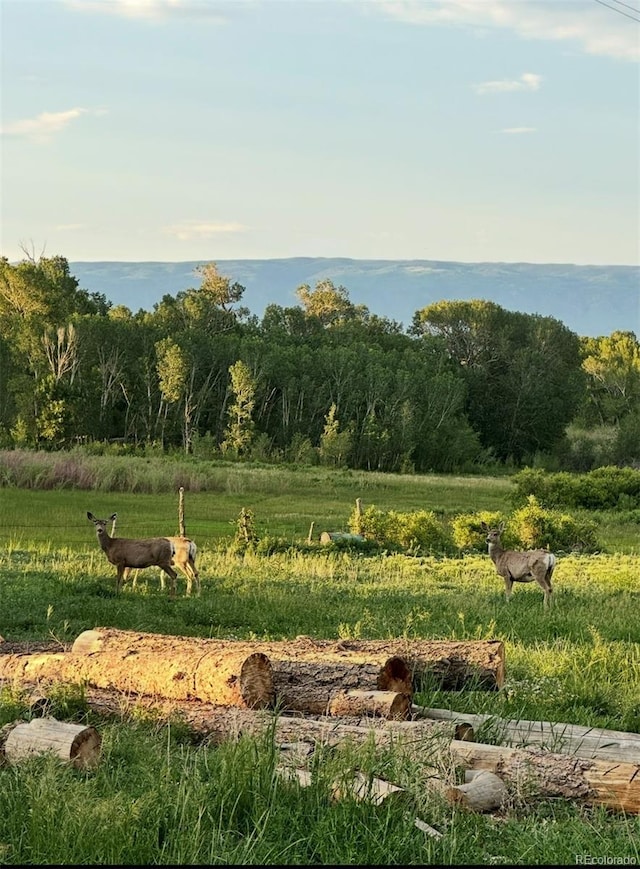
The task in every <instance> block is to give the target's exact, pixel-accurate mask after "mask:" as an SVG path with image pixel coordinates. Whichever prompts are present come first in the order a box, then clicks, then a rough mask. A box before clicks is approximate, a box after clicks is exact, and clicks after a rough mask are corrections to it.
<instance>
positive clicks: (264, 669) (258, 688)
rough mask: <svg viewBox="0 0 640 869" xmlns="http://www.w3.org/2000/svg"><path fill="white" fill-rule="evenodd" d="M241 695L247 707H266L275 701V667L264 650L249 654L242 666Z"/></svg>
mask: <svg viewBox="0 0 640 869" xmlns="http://www.w3.org/2000/svg"><path fill="white" fill-rule="evenodd" d="M240 695H241V697H242V700H243V701H244V705H245V706H246V707H247V709H266V708H267V707H270V706H273V704H274V702H275V689H274V686H273V668H272V666H271V661H270V660H269V658H267V656H266V655H264V654H263V653H262V652H254V653H253V654H251V655H248V656H247V658H246V659H245V660H244V661H243V663H242V667H241V668H240Z"/></svg>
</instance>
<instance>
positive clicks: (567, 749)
mask: <svg viewBox="0 0 640 869" xmlns="http://www.w3.org/2000/svg"><path fill="white" fill-rule="evenodd" d="M411 713H412V714H413V715H414V716H420V717H424V718H430V719H432V720H435V721H461V722H462V721H466V722H467V723H468V724H470V725H471V726H472V727H473V728H474V730H476V731H477V730H478V729H479V728H480V727H482V726H485V725H486V726H488V727H490V728H491V731H492V733H495V735H496V738H497V739H499V740H500V741H501V742H503V743H504V744H506V745H510V746H511V747H513V748H525V747H527V746H538V747H540V748H546V749H548V750H549V751H555V752H560V753H562V754H573V755H575V756H576V757H588V758H600V759H601V760H620V761H624V762H625V763H640V733H630V732H627V731H625V730H605V729H603V728H599V727H584V726H582V725H577V724H564V723H562V722H553V721H528V720H526V719H509V718H499V717H498V716H495V715H485V714H474V713H467V712H453V711H451V710H449V709H429V708H428V707H425V706H416V705H415V704H412V706H411Z"/></svg>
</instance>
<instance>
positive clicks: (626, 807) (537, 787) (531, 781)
mask: <svg viewBox="0 0 640 869" xmlns="http://www.w3.org/2000/svg"><path fill="white" fill-rule="evenodd" d="M451 751H452V753H453V755H454V758H455V759H456V760H457V761H458V762H460V763H463V764H464V765H466V766H467V767H469V768H471V769H476V770H478V769H483V770H488V771H489V772H493V773H495V774H496V775H499V776H500V778H501V779H502V780H503V781H504V782H505V783H506V784H507V785H511V786H512V787H514V788H517V789H519V790H522V789H524V790H525V792H526V795H527V797H531V796H534V795H537V796H542V797H564V798H565V799H571V800H578V801H581V802H584V803H586V804H589V805H602V806H606V807H608V808H611V809H616V810H620V811H624V812H627V813H629V814H640V765H639V764H636V763H621V762H615V761H606V760H593V759H587V758H578V757H572V756H571V755H568V754H555V753H553V752H546V751H536V750H533V749H516V748H505V747H504V746H499V745H485V744H484V743H480V742H474V743H471V742H460V741H458V740H453V741H452V742H451Z"/></svg>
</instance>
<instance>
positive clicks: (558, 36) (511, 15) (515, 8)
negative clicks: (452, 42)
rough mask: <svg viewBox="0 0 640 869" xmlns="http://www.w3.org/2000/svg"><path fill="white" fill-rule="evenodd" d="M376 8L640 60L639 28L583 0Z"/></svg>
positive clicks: (384, 2)
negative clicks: (507, 30)
mask: <svg viewBox="0 0 640 869" xmlns="http://www.w3.org/2000/svg"><path fill="white" fill-rule="evenodd" d="M378 8H379V9H381V10H383V11H384V12H385V13H386V14H387V15H390V16H392V17H394V18H397V19H399V20H401V21H406V22H407V23H408V24H423V25H438V24H444V25H454V26H455V25H458V26H463V27H473V28H477V29H486V28H492V27H504V28H507V29H509V30H513V31H515V32H516V33H518V34H519V35H520V36H522V37H524V38H525V39H547V40H553V41H556V40H557V41H570V42H573V43H574V44H577V45H578V46H579V47H580V48H581V49H582V50H583V51H585V52H586V53H587V54H599V55H606V56H609V57H616V58H619V59H621V60H632V61H638V60H640V40H639V39H638V28H637V27H636V26H635V25H633V24H632V23H631V22H630V21H629V20H628V19H627V18H624V17H623V16H622V15H616V14H615V13H614V12H613V11H612V10H610V9H607V8H606V7H605V6H602V5H601V4H599V3H587V2H586V0H552V2H550V0H518V2H515V0H378Z"/></svg>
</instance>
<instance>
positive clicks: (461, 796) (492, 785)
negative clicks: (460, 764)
mask: <svg viewBox="0 0 640 869" xmlns="http://www.w3.org/2000/svg"><path fill="white" fill-rule="evenodd" d="M446 796H447V799H448V800H449V802H451V803H457V804H460V805H462V806H464V807H465V808H466V809H471V811H473V812H493V811H495V810H496V809H499V808H500V807H501V806H502V804H503V803H504V801H505V800H506V798H507V788H506V785H505V783H504V782H503V781H502V779H501V778H500V777H499V776H497V775H496V774H495V773H493V772H488V771H487V770H478V771H476V770H467V773H466V775H465V784H462V785H453V786H452V787H450V788H447V791H446Z"/></svg>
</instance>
